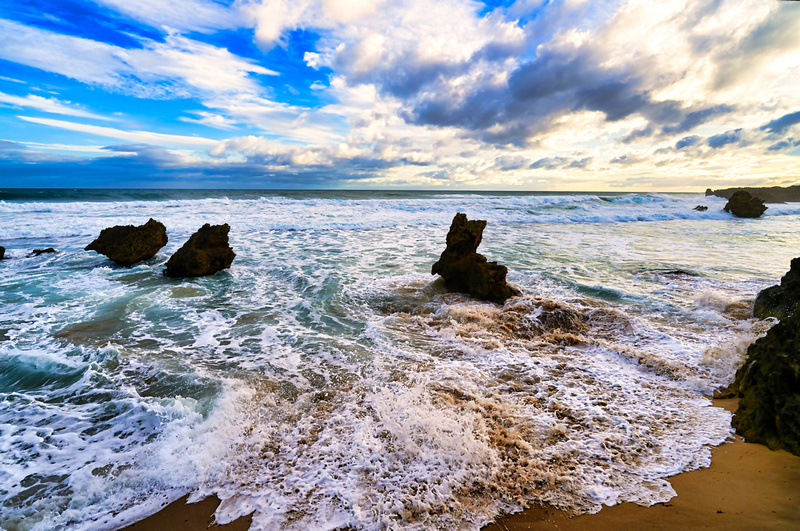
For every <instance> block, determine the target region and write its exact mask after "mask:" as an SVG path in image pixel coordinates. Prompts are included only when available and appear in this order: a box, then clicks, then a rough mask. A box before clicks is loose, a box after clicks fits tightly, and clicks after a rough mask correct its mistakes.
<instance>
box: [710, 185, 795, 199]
mask: <svg viewBox="0 0 800 531" xmlns="http://www.w3.org/2000/svg"><path fill="white" fill-rule="evenodd" d="M740 190H743V191H745V192H748V193H749V194H750V195H755V196H758V197H760V198H761V199H763V200H764V202H765V203H785V202H787V201H788V202H800V185H798V184H795V185H793V186H765V187H761V188H754V187H743V188H725V189H722V190H712V189H711V188H709V189H707V190H706V196H709V195H714V196H717V197H722V198H725V199H730V198H731V196H732V195H733V194H735V193H736V192H738V191H740Z"/></svg>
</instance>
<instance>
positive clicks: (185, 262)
mask: <svg viewBox="0 0 800 531" xmlns="http://www.w3.org/2000/svg"><path fill="white" fill-rule="evenodd" d="M230 230H231V227H230V225H228V224H227V223H225V224H224V225H209V224H208V223H206V224H205V225H203V226H202V227H201V228H200V230H198V231H197V232H195V233H194V234H192V236H191V237H190V238H189V240H188V241H187V242H186V243H184V244H183V247H181V248H180V249H178V251H177V252H176V253H175V254H173V255H172V256H171V257H170V259H169V260H167V269H166V270H165V271H164V274H165V275H166V276H168V277H201V276H205V275H213V274H214V273H216V272H217V271H221V270H223V269H227V268H229V267H230V266H231V263H233V259H234V258H235V257H236V253H234V252H233V249H231V246H230V245H229V244H228V232H230Z"/></svg>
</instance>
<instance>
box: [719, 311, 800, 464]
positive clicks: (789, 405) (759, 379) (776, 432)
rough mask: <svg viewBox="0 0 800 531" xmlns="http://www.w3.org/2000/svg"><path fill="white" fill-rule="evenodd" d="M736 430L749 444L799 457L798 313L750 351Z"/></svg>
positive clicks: (740, 380) (739, 377)
mask: <svg viewBox="0 0 800 531" xmlns="http://www.w3.org/2000/svg"><path fill="white" fill-rule="evenodd" d="M736 380H737V383H738V385H739V396H740V397H741V398H740V400H739V408H738V409H737V410H736V415H734V417H733V427H734V428H736V431H737V433H739V434H740V435H741V436H742V437H744V438H745V440H747V441H749V442H758V443H763V444H766V445H767V446H769V447H770V448H772V449H773V450H775V449H778V448H783V449H785V450H787V451H789V452H792V453H793V454H795V455H800V310H798V309H797V308H795V311H794V312H793V314H792V316H791V317H790V318H788V319H786V320H783V321H781V322H780V323H778V324H776V325H775V326H773V327H772V328H771V329H770V330H769V332H767V335H766V336H764V337H762V338H760V339H758V340H757V341H756V342H755V343H753V344H752V345H750V347H749V348H748V349H747V361H746V362H745V364H744V365H743V366H742V368H741V369H739V371H738V372H737V373H736Z"/></svg>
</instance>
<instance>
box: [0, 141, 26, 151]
mask: <svg viewBox="0 0 800 531" xmlns="http://www.w3.org/2000/svg"><path fill="white" fill-rule="evenodd" d="M0 149H2V150H23V149H28V146H25V145H23V144H17V143H16V142H9V141H8V140H0Z"/></svg>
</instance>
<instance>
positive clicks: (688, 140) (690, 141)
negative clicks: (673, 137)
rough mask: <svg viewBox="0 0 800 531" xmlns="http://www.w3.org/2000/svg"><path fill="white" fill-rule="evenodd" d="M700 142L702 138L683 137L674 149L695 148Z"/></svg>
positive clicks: (693, 136)
mask: <svg viewBox="0 0 800 531" xmlns="http://www.w3.org/2000/svg"><path fill="white" fill-rule="evenodd" d="M702 140H703V139H702V137H700V136H697V135H692V136H685V137H683V138H681V139H680V140H678V141H677V142H676V143H675V149H678V150H680V149H684V148H687V147H692V146H696V145H697V144H698V143H699V142H701V141H702Z"/></svg>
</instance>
